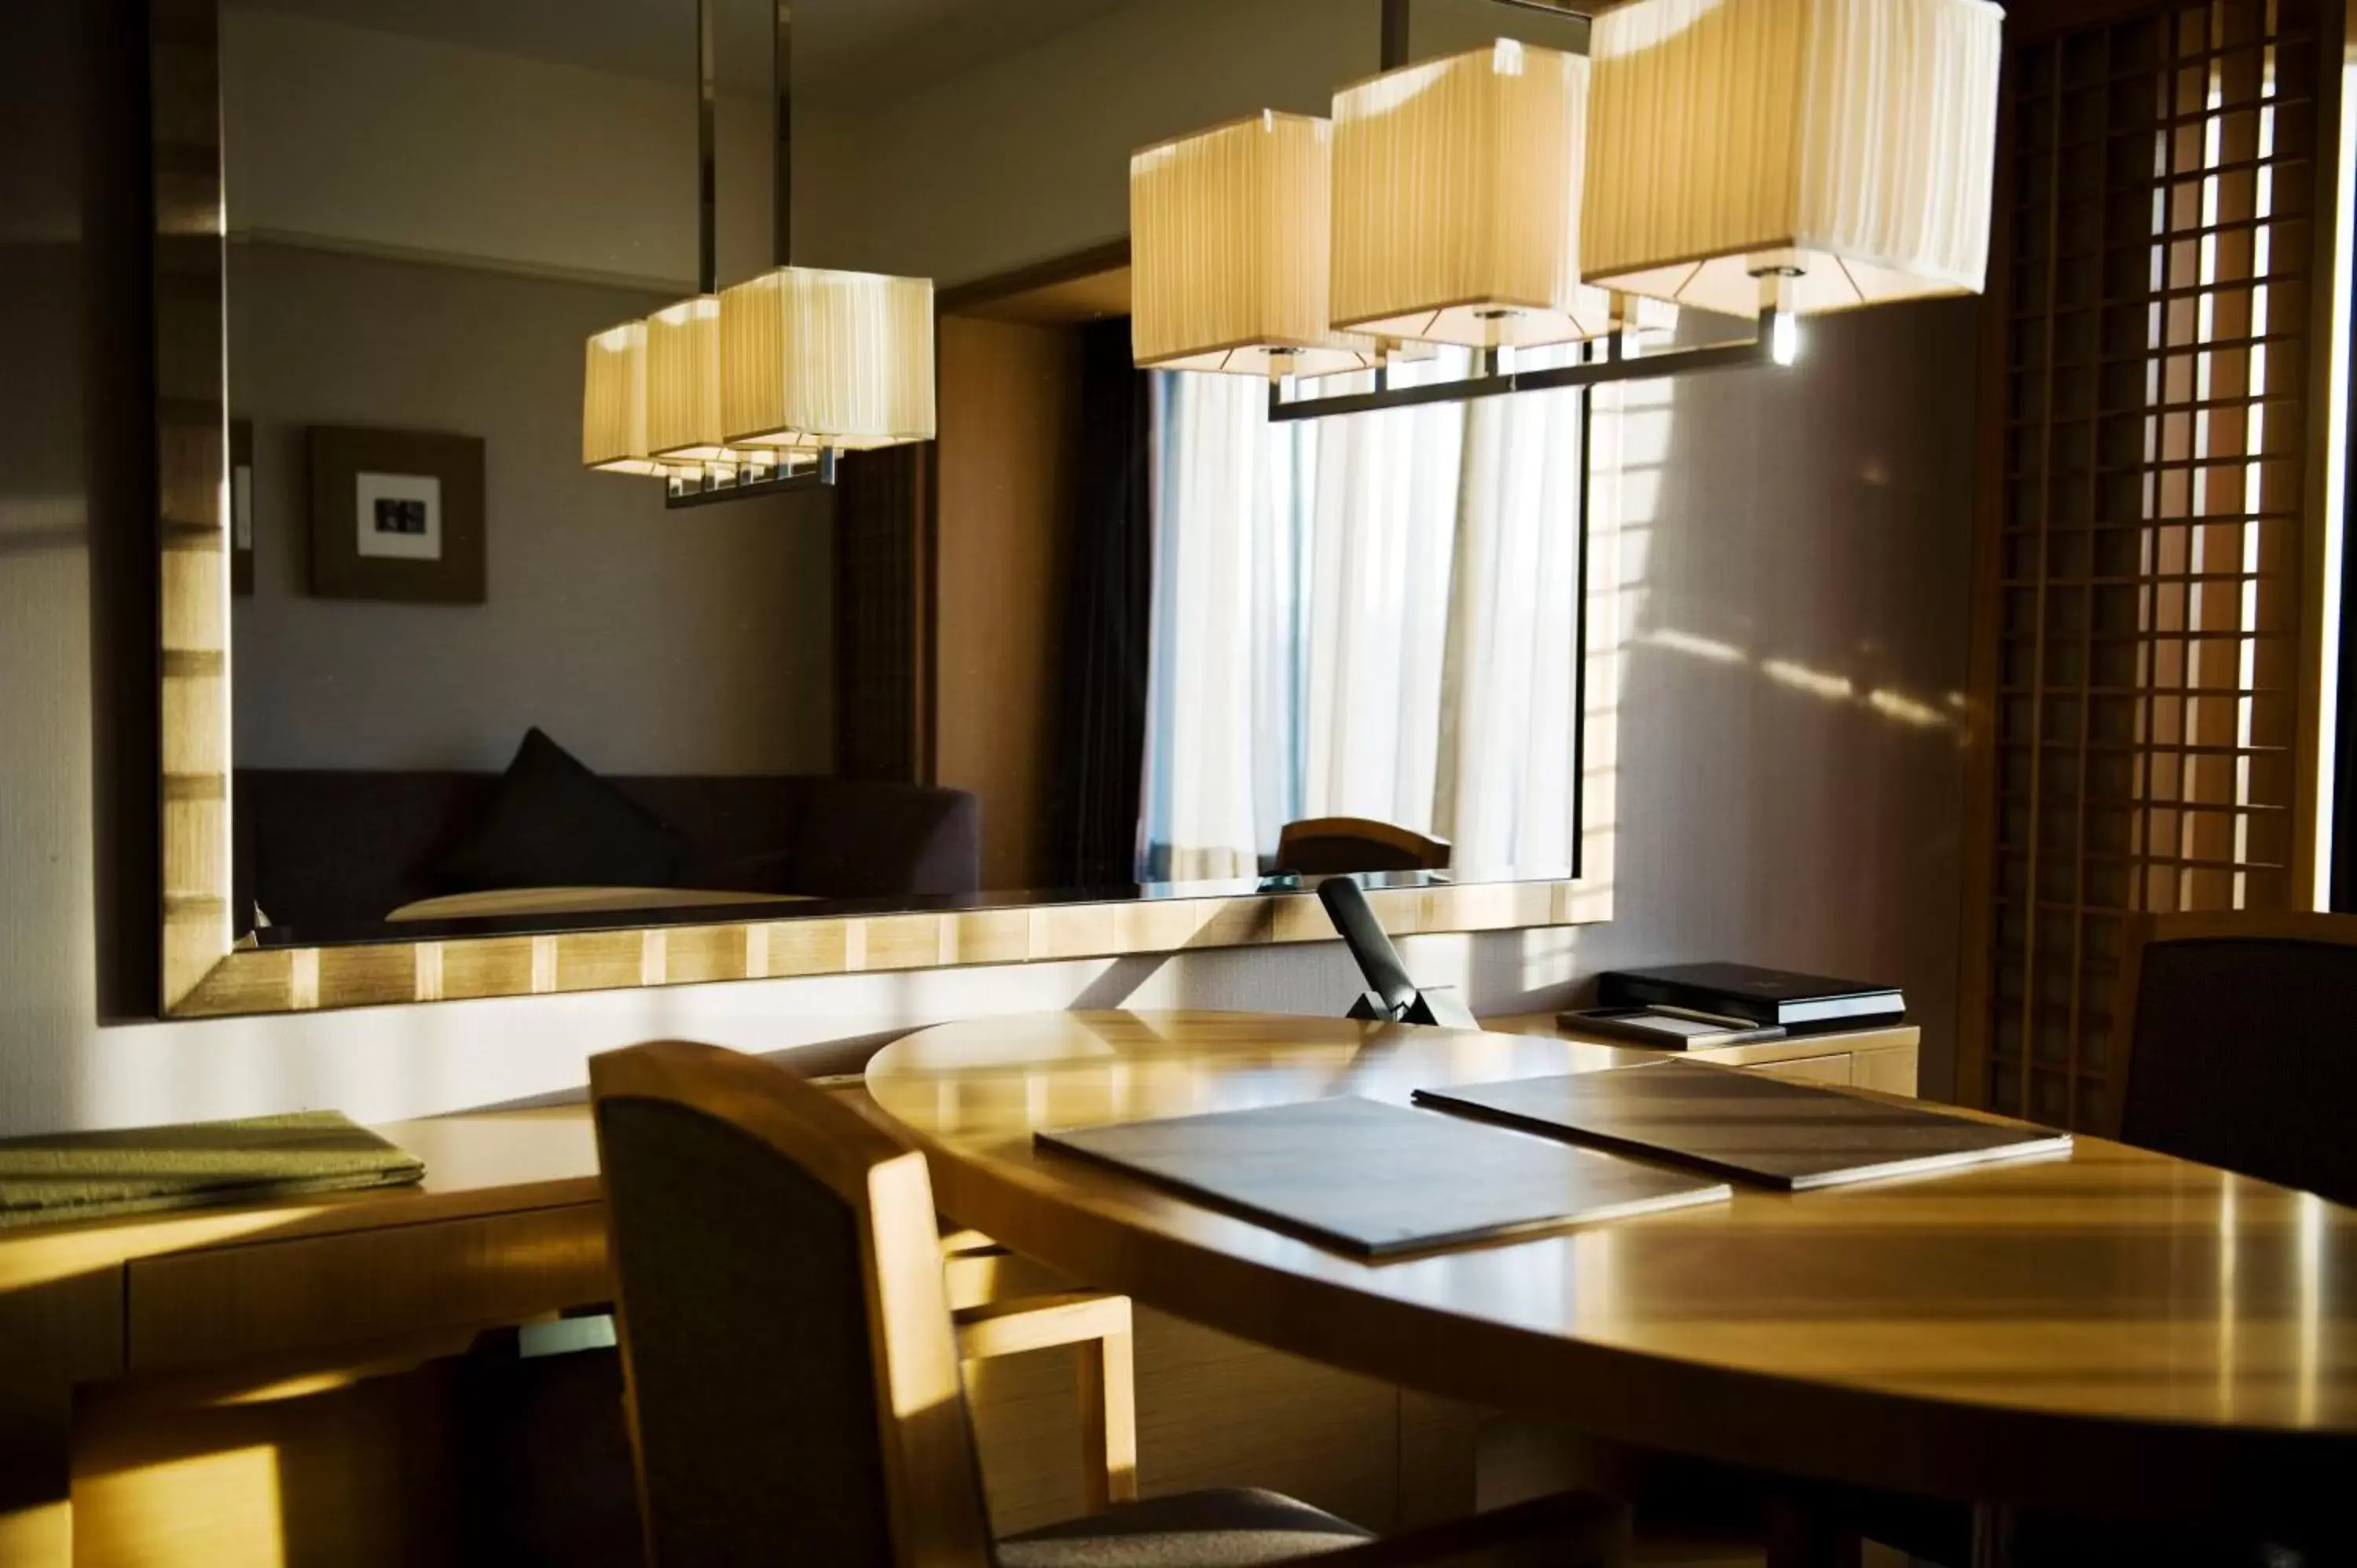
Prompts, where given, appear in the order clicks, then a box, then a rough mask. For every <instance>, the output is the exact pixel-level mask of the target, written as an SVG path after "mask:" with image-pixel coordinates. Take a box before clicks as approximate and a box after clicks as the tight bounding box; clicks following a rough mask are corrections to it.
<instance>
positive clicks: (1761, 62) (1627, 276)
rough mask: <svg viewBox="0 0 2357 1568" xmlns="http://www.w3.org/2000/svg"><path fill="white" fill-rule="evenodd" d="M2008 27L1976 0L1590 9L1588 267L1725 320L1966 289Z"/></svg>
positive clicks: (1980, 263) (1980, 253) (1773, 1)
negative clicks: (1592, 78)
mask: <svg viewBox="0 0 2357 1568" xmlns="http://www.w3.org/2000/svg"><path fill="white" fill-rule="evenodd" d="M2003 24H2004V13H2003V12H2002V11H2001V10H2000V9H1999V8H1998V7H1997V6H1996V5H1992V4H1989V3H1988V0H1871V3H1870V4H1861V3H1860V0H1642V3H1641V4H1638V5H1627V6H1623V7H1621V8H1620V9H1619V10H1616V11H1611V12H1608V13H1607V14H1606V15H1604V16H1599V17H1598V18H1597V20H1596V24H1595V31H1594V33H1593V35H1592V42H1591V45H1590V48H1589V55H1590V58H1591V59H1593V60H1594V62H1595V68H1596V82H1595V101H1594V102H1595V107H1594V120H1593V124H1592V127H1591V131H1590V134H1589V140H1588V161H1587V223H1586V226H1585V230H1584V233H1583V242H1582V257H1583V265H1584V267H1585V270H1586V272H1587V277H1588V279H1589V281H1590V282H1593V283H1596V284H1598V285H1602V286H1605V287H1608V288H1613V289H1620V290H1625V291H1627V292H1629V293H1631V294H1639V295H1652V296H1653V297H1655V298H1659V299H1666V300H1674V301H1676V302H1677V303H1679V304H1681V305H1687V306H1698V307H1700V308H1702V309H1705V310H1712V311H1717V312H1720V313H1722V314H1725V315H1728V316H1752V315H1755V314H1756V313H1758V311H1759V310H1760V308H1761V304H1762V300H1763V297H1768V296H1770V295H1773V296H1774V299H1775V303H1776V304H1777V305H1778V306H1780V307H1781V309H1782V310H1783V311H1785V312H1787V313H1789V314H1791V315H1793V316H1813V315H1818V314H1821V313H1823V312H1825V311H1833V310H1847V309H1853V308H1856V307H1857V306H1870V305H1882V304H1887V303H1889V302H1891V301H1894V300H1903V299H1914V298H1921V297H1926V296H1931V295H1954V294H1977V293H1979V292H1980V291H1981V288H1982V286H1983V284H1984V281H1985V279H1986V273H1987V268H1988V244H1989V191H1990V180H1991V173H1992V171H1991V164H1992V154H1991V149H1992V148H1993V147H1994V145H1995V144H1996V88H1997V65H1998V59H1999V57H2000V54H2001V52H2002V49H2003ZM1763 280H1765V282H1764V284H1763Z"/></svg>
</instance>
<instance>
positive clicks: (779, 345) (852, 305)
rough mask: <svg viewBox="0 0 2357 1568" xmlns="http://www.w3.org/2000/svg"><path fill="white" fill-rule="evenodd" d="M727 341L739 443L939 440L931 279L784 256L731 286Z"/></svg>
mask: <svg viewBox="0 0 2357 1568" xmlns="http://www.w3.org/2000/svg"><path fill="white" fill-rule="evenodd" d="M718 340H719V347H720V375H719V380H720V414H721V428H722V432H723V435H724V438H725V441H726V445H727V446H732V447H790V448H793V447H800V448H815V447H822V446H834V447H839V448H845V449H848V450H855V451H856V450H862V449H866V448H868V447H876V446H898V445H899V444H901V443H903V442H909V441H930V440H931V439H932V436H933V426H934V421H933V285H932V280H931V279H930V278H903V277H888V276H885V275H883V274H877V273H847V272H829V271H824V270H822V269H819V268H814V267H780V268H777V269H776V270H775V271H772V272H769V273H764V274H761V275H760V276H759V277H757V278H753V279H751V280H750V281H748V282H746V283H741V284H738V285H737V286H736V287H734V288H729V289H724V290H722V291H721V295H720V311H719V339H718Z"/></svg>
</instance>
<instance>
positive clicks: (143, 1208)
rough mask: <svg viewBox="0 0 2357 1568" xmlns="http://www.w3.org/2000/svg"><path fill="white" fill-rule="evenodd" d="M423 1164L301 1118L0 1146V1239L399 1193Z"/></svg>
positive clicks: (314, 1117) (354, 1131)
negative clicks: (331, 1196)
mask: <svg viewBox="0 0 2357 1568" xmlns="http://www.w3.org/2000/svg"><path fill="white" fill-rule="evenodd" d="M424 1176H425V1162H424V1161H422V1160H420V1159H419V1158H418V1157H417V1156H416V1155H412V1154H409V1153H407V1152H406V1151H404V1150H402V1149H398V1148H395V1147H394V1146H393V1144H388V1143H386V1142H385V1141H384V1140H383V1139H382V1138H380V1137H378V1136H377V1135H376V1134H375V1133H371V1132H370V1131H369V1130H368V1129H367V1128H365V1127H362V1126H361V1125H360V1124H359V1123H358V1122H354V1121H352V1120H351V1118H350V1117H349V1116H345V1115H342V1114H341V1113H339V1112H334V1111H303V1112H296V1114H294V1115H292V1116H253V1117H249V1118H246V1119H245V1120H243V1121H238V1122H185V1123H183V1124H181V1125H179V1126H177V1127H132V1128H126V1129H124V1130H122V1131H119V1132H113V1133H45V1134H40V1135H38V1136H35V1137H30V1138H6V1139H0V1229H5V1227H8V1226H11V1225H39V1224H53V1223H57V1222H59V1221H63V1220H68V1219H100V1218H102V1217H104V1216H107V1215H112V1214H141V1213H145V1212H149V1211H151V1210H156V1209H166V1208H199V1207H201V1206H203V1205H206V1204H217V1203H259V1202H264V1201H267V1200H269V1199H271V1198H278V1197H302V1196H304V1195H306V1194H309V1193H316V1192H346V1191H351V1190H355V1189H358V1188H362V1187H401V1186H404V1185H405V1184H407V1183H410V1182H414V1181H417V1180H420V1179H421V1178H423V1177H424Z"/></svg>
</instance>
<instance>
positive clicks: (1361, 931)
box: [1318, 876, 1480, 1029]
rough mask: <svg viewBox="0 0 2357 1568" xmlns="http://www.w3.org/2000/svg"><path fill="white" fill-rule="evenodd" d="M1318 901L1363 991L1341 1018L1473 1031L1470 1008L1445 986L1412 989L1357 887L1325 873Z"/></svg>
mask: <svg viewBox="0 0 2357 1568" xmlns="http://www.w3.org/2000/svg"><path fill="white" fill-rule="evenodd" d="M1318 902H1319V903H1321V904H1323V905H1325V906H1326V913H1327V915H1328V916H1329V918H1331V919H1332V920H1333V922H1334V929H1336V930H1337V931H1340V933H1341V934H1342V941H1343V943H1344V945H1346V946H1347V947H1349V948H1350V950H1351V957H1352V958H1354V959H1357V960H1358V961H1359V972H1360V973H1361V974H1363V975H1365V976H1366V977H1367V984H1368V986H1369V987H1370V989H1369V990H1367V991H1365V992H1363V993H1361V995H1360V997H1359V999H1358V1000H1357V1001H1356V1002H1353V1003H1352V1004H1351V1011H1350V1013H1349V1014H1348V1015H1347V1016H1350V1017H1352V1018H1366V1019H1373V1020H1380V1021H1382V1022H1384V1023H1390V1024H1431V1025H1435V1026H1439V1027H1441V1028H1448V1029H1478V1028H1480V1025H1479V1024H1477V1023H1475V1022H1474V1021H1473V1015H1472V1012H1471V1011H1470V1010H1469V1008H1467V1007H1466V1005H1465V1004H1464V1002H1463V1001H1462V1000H1461V999H1459V998H1458V994H1457V993H1456V992H1455V991H1454V990H1453V989H1451V988H1450V987H1448V986H1446V985H1435V986H1430V987H1426V988H1424V989H1418V988H1417V986H1416V983H1415V981H1413V980H1410V979H1409V978H1408V975H1407V965H1406V964H1405V963H1404V962H1402V961H1400V955H1399V949H1397V948H1395V947H1394V946H1392V939H1391V938H1390V936H1389V935H1387V934H1386V933H1385V932H1384V930H1383V922H1382V921H1380V920H1378V919H1376V918H1375V911H1374V909H1373V908H1372V907H1371V906H1370V905H1369V904H1368V903H1367V896H1366V894H1365V893H1364V892H1362V891H1361V890H1360V887H1359V885H1358V884H1357V883H1356V882H1353V881H1351V879H1350V878H1349V877H1347V876H1329V877H1328V878H1326V880H1325V881H1323V882H1321V883H1319V884H1318Z"/></svg>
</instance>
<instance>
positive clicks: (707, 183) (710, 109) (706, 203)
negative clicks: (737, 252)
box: [695, 0, 720, 294]
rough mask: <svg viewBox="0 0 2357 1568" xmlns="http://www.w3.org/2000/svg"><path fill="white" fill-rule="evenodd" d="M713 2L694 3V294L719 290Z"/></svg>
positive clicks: (717, 95) (700, 0)
mask: <svg viewBox="0 0 2357 1568" xmlns="http://www.w3.org/2000/svg"><path fill="white" fill-rule="evenodd" d="M713 5H714V0H695V75H696V98H695V201H696V210H695V216H696V252H695V292H696V293H698V294H716V293H717V292H719V288H720V174H719V162H718V158H719V148H718V145H717V144H718V141H719V134H718V114H719V108H720V57H719V51H718V50H717V49H716V48H715V47H714V44H713V38H712V8H713Z"/></svg>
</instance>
